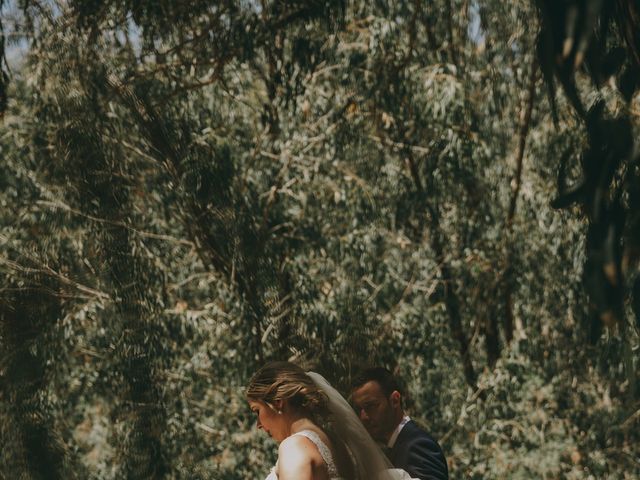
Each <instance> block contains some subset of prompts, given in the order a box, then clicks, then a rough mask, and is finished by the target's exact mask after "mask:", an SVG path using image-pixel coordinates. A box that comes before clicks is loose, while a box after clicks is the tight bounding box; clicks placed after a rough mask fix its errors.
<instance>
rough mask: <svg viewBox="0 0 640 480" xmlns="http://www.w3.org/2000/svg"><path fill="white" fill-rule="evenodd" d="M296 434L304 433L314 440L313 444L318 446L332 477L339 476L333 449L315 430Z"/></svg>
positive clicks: (303, 434) (304, 435) (301, 432)
mask: <svg viewBox="0 0 640 480" xmlns="http://www.w3.org/2000/svg"><path fill="white" fill-rule="evenodd" d="M294 435H302V436H303V437H307V438H308V439H309V440H311V441H312V442H313V444H314V445H315V446H316V447H317V448H318V451H319V452H320V455H321V456H322V459H323V460H324V463H326V464H327V472H328V473H329V477H330V478H337V476H338V469H337V468H336V464H335V463H334V462H333V455H331V450H329V447H327V445H326V444H325V443H324V442H323V441H322V440H321V439H320V436H319V435H318V434H317V433H316V432H314V431H313V430H301V431H300V432H297V433H294Z"/></svg>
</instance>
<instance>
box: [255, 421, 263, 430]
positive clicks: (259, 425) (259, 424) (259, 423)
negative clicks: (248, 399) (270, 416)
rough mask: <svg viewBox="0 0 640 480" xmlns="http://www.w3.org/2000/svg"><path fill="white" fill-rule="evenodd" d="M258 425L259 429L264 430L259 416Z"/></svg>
mask: <svg viewBox="0 0 640 480" xmlns="http://www.w3.org/2000/svg"><path fill="white" fill-rule="evenodd" d="M256 427H258V430H264V427H263V426H262V423H261V422H260V419H259V418H258V419H257V420H256Z"/></svg>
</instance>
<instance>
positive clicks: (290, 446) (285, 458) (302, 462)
mask: <svg viewBox="0 0 640 480" xmlns="http://www.w3.org/2000/svg"><path fill="white" fill-rule="evenodd" d="M319 461H322V457H320V453H319V452H318V449H317V448H316V446H315V445H314V444H313V442H312V441H311V440H309V439H308V438H306V437H304V436H302V435H291V436H290V437H287V438H285V439H284V440H283V441H282V442H280V447H279V448H278V464H279V466H280V470H284V469H295V470H299V469H300V468H303V467H305V466H306V467H308V468H309V469H310V470H311V469H312V468H313V466H315V465H316V464H317V463H318V462H319Z"/></svg>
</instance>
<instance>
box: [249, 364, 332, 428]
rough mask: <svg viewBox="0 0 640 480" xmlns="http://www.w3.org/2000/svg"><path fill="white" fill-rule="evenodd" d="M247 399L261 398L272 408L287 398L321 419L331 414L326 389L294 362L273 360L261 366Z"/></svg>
mask: <svg viewBox="0 0 640 480" xmlns="http://www.w3.org/2000/svg"><path fill="white" fill-rule="evenodd" d="M247 399H249V400H261V401H263V402H264V403H266V404H267V405H269V406H271V407H272V408H273V404H274V403H275V402H276V401H277V400H283V401H286V402H288V404H289V405H290V406H291V407H293V408H294V409H298V410H301V411H303V412H306V413H308V414H310V415H312V416H313V417H315V418H317V419H318V420H325V419H326V418H327V417H328V415H329V411H328V409H327V397H326V395H325V394H324V392H322V391H321V390H320V389H319V388H318V387H317V386H316V384H315V383H313V380H311V377H309V375H307V374H306V372H305V371H304V370H303V369H302V368H300V367H299V366H298V365H296V364H294V363H290V362H270V363H267V364H266V365H264V366H263V367H262V368H260V370H258V371H257V372H256V373H255V374H254V375H253V377H251V380H249V385H248V386H247Z"/></svg>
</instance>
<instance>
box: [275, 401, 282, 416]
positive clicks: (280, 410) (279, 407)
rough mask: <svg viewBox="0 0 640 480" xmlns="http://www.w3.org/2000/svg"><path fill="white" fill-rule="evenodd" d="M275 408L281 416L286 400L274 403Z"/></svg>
mask: <svg viewBox="0 0 640 480" xmlns="http://www.w3.org/2000/svg"><path fill="white" fill-rule="evenodd" d="M273 407H274V408H275V410H276V412H277V413H278V414H279V415H282V408H283V407H284V400H282V399H278V400H276V401H275V402H273Z"/></svg>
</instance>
